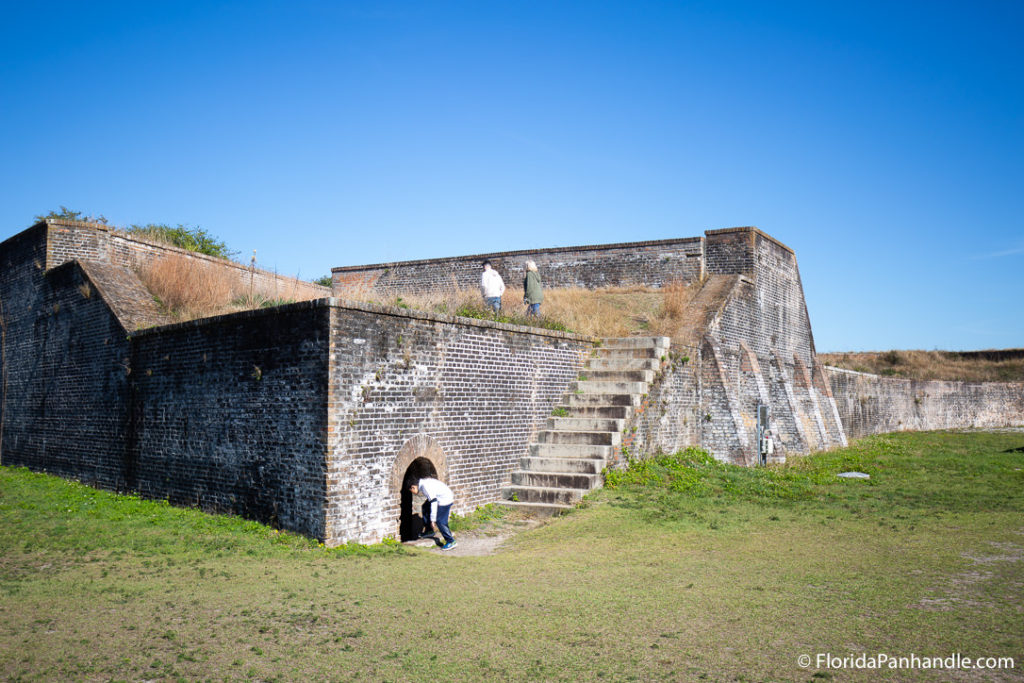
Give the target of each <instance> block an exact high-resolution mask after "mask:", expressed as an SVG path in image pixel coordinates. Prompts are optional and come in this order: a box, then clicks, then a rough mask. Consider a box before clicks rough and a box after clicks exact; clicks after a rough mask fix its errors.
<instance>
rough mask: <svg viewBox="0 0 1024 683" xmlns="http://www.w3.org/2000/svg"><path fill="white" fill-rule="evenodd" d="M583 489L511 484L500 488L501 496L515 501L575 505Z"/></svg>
mask: <svg viewBox="0 0 1024 683" xmlns="http://www.w3.org/2000/svg"><path fill="white" fill-rule="evenodd" d="M586 492H587V491H586V490H584V489H561V488H551V487H547V486H517V485H512V486H508V487H506V488H503V489H502V490H501V497H502V498H504V499H505V500H511V501H514V502H517V503H545V504H548V505H550V504H552V503H554V504H556V505H575V504H576V503H578V502H580V501H581V500H583V494H585V493H586Z"/></svg>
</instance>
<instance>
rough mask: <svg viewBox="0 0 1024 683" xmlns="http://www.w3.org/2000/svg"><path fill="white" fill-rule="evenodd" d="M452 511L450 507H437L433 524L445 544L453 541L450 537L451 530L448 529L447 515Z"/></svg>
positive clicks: (452, 537)
mask: <svg viewBox="0 0 1024 683" xmlns="http://www.w3.org/2000/svg"><path fill="white" fill-rule="evenodd" d="M451 511H452V506H451V505H438V506H437V519H436V520H435V521H434V524H435V525H436V526H437V530H438V531H440V532H441V535H442V536H443V537H444V540H445V543H451V542H452V541H454V540H455V537H454V536H452V530H451V529H449V528H448V513H450V512H451Z"/></svg>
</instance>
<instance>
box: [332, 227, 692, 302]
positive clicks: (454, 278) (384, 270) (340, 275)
mask: <svg viewBox="0 0 1024 683" xmlns="http://www.w3.org/2000/svg"><path fill="white" fill-rule="evenodd" d="M527 259H529V260H533V261H535V262H536V263H537V266H538V269H539V271H540V274H541V278H542V279H543V281H544V286H545V287H549V288H550V287H583V288H590V289H593V288H597V287H611V286H634V285H646V286H651V287H660V286H661V285H663V284H665V283H667V282H670V281H673V280H680V281H684V282H690V281H693V280H696V279H698V278H700V277H701V276H702V274H703V238H701V237H694V238H686V239H672V240H656V241H648V242H624V243H619V244H605V245H596V246H590V247H555V248H551V249H531V250H524V251H508V252H496V253H492V254H474V255H471V256H456V257H451V258H440V259H425V260H417V261H403V262H392V263H378V264H373V265H367V266H343V267H339V268H333V269H332V271H331V272H332V277H333V282H334V292H335V293H336V294H339V295H341V294H343V293H344V292H346V291H349V292H353V291H355V292H360V293H364V292H368V291H370V290H373V291H376V292H378V293H385V294H394V293H401V292H422V291H431V290H451V289H466V288H476V287H478V286H479V283H480V273H481V269H480V268H481V263H482V262H483V261H484V260H489V261H491V264H492V266H493V267H494V269H495V270H496V271H498V273H499V274H501V276H502V278H503V279H504V280H505V284H506V286H509V287H520V286H521V281H522V278H523V276H524V274H525V273H524V266H525V262H526V260H527Z"/></svg>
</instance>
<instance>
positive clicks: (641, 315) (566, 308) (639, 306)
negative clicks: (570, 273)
mask: <svg viewBox="0 0 1024 683" xmlns="http://www.w3.org/2000/svg"><path fill="white" fill-rule="evenodd" d="M695 289H696V288H694V287H692V286H687V285H686V284H685V283H671V284H670V285H668V286H666V287H665V289H664V290H658V289H650V288H646V287H609V288H604V289H598V290H589V289H581V288H566V289H545V290H544V303H543V304H541V307H540V308H541V317H540V319H539V320H538V319H536V318H528V317H526V315H525V312H526V306H525V305H524V304H523V290H522V289H520V288H516V287H509V288H508V289H506V290H505V294H504V296H503V297H502V317H501V318H500V319H503V320H505V321H506V322H512V323H516V324H523V325H534V326H543V327H549V328H554V329H565V330H568V331H571V332H575V333H577V334H583V335H588V336H594V337H628V336H639V335H665V336H673V335H674V334H675V332H676V330H677V329H678V327H679V325H680V323H681V322H682V321H684V320H685V318H686V310H687V305H688V304H689V302H690V300H691V298H692V296H693V292H694V291H695ZM341 296H342V297H343V298H346V299H350V300H353V301H367V302H372V303H378V304H387V305H392V306H396V305H397V306H401V307H403V308H410V309H415V310H422V311H431V312H435V313H447V314H451V315H463V316H469V317H474V318H487V317H490V316H489V314H488V313H487V311H486V310H485V309H484V305H483V300H482V299H481V297H480V292H479V290H477V289H476V288H454V287H453V288H451V289H449V290H447V291H439V292H425V293H411V292H403V293H401V294H399V295H385V294H381V293H379V292H376V291H375V290H373V289H371V288H363V289H360V288H346V290H345V292H344V293H342V294H341Z"/></svg>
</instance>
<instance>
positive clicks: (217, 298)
mask: <svg viewBox="0 0 1024 683" xmlns="http://www.w3.org/2000/svg"><path fill="white" fill-rule="evenodd" d="M139 279H140V280H141V281H142V283H143V285H145V287H146V288H147V289H148V290H149V292H150V294H152V295H153V298H154V299H155V300H156V301H157V303H158V304H160V306H161V307H162V308H163V310H164V312H165V313H166V314H167V315H168V316H169V317H170V318H172V319H173V320H174V321H184V320H195V319H197V318H209V317H212V316H215V315H224V314H226V313H236V312H238V311H248V310H253V309H257V308H268V307H270V306H279V305H281V304H287V303H294V302H295V301H300V300H304V299H308V298H311V297H310V296H309V295H305V296H303V295H302V294H301V293H300V291H299V289H298V287H297V286H293V287H288V286H287V285H284V284H282V285H281V286H279V287H278V286H275V287H273V288H270V289H269V290H265V289H263V288H262V287H258V286H252V287H248V286H246V285H245V284H244V283H243V282H240V281H239V280H238V278H237V277H235V276H234V275H233V274H232V273H230V272H228V271H227V270H225V268H224V267H222V266H220V264H218V263H215V262H214V263H208V262H206V261H203V260H199V259H193V258H189V257H187V256H182V255H179V254H170V255H167V256H164V257H162V258H159V259H157V260H155V261H154V262H153V263H151V264H149V265H148V266H146V267H145V268H142V269H141V270H140V271H139Z"/></svg>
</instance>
